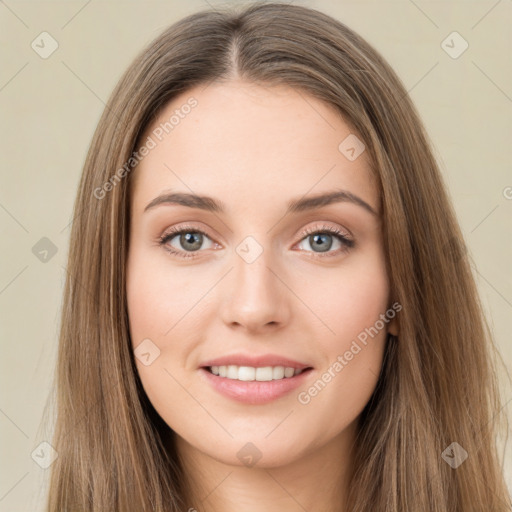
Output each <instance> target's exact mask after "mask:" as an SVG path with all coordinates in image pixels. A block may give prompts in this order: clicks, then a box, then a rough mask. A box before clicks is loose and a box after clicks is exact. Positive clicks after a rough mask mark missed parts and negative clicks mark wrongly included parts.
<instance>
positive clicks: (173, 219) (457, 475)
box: [47, 3, 510, 512]
mask: <svg viewBox="0 0 512 512" xmlns="http://www.w3.org/2000/svg"><path fill="white" fill-rule="evenodd" d="M63 308H64V309H63V315H62V329H61V338H60V348H59V359H58V369H57V375H58V383H57V392H58V402H57V407H58V416H57V423H56V431H55V437H54V440H53V443H52V444H53V446H54V447H55V449H56V450H57V452H58V454H59V457H58V459H57V460H56V461H55V463H54V464H53V465H52V477H51V486H50V492H49V498H48V507H47V509H48V510H49V511H61V510H83V511H85V510H91V511H93V510H98V511H100V510H101V511H105V510H120V511H132V510H133V511H145V510H155V511H162V512H163V511H186V510H188V511H192V510H197V511H206V512H209V511H214V510H222V511H223V512H226V511H227V512H229V511H231V510H235V509H236V510H240V509H242V510H265V511H272V510H277V509H278V508H279V510H281V511H282V510H290V511H292V510H293V511H295V510H308V511H310V512H315V511H320V510H321V511H337V512H347V511H353V512H363V511H373V512H375V511H382V512H384V511H386V512H399V511H400V512H405V511H407V512H411V511H420V512H425V511H429V512H433V511H435V512H448V511H450V512H452V511H457V512H471V511H474V512H476V511H479V512H481V511H483V510H486V511H491V510H492V511H496V512H498V511H505V510H510V498H509V496H508V494H507V489H506V486H505V483H504V480H503V476H502V474H501V471H500V466H499V461H498V457H497V453H496V448H495V437H496V432H495V423H496V421H497V419H498V414H499V411H500V402H499V397H498V388H497V383H496V377H495V373H494V369H493V364H492V361H493V359H492V355H493V354H494V352H493V351H494V346H493V343H492V339H491V336H490V333H489V330H488V327H487V324H486V321H485V318H484V315H483V313H482V309H481V305H480V303H479V300H478V295H477V290H476V287H475V283H474V280H473V277H472V274H471V268H470V266H469V263H468V259H467V256H466V250H465V246H464V241H463V238H462V235H461V231H460V228H459V226H458V224H457V220H456V217H455V214H454V211H453V208H452V206H451V204H450V201H449V199H448V196H447V193H446V190H445V186H444V184H443V181H442V178H441V175H440V172H439V169H438V167H437V164H436V162H435V160H434V157H433V155H432V152H431V149H430V146H429V141H428V138H427V135H426V134H425V130H424V128H423V125H422V123H421V121H420V119H419V117H418V114H417V112H416V110H415V108H414V106H413V105H412V103H411V101H410V99H409V97H408V96H407V93H406V91H405V89H404V87H403V85H402V84H401V82H400V80H399V79H398V78H397V76H396V74H395V73H394V72H393V71H392V70H391V69H390V67H389V65H388V64H387V63H386V62H385V61H384V59H383V58H382V57H381V56H380V55H379V54H378V52H377V51H376V50H375V49H373V48H372V47H371V46H370V45H369V44H368V43H367V42H365V41H364V40H363V39H362V38H361V37H360V36H358V35H357V34H356V33H354V32H353V31H352V30H350V29H349V28H348V27H346V26H345V25H343V24H342V23H340V22H339V21H336V20H334V19H332V18H330V17H329V16H327V15H325V14H322V13H321V12H318V11H316V10H313V9H309V8H305V7H301V6H294V5H284V4H274V3H266V4H265V3H264V4H254V5H250V6H247V7H246V8H244V9H243V10H240V12H237V11H224V12H214V11H205V12H200V13H197V14H194V15H191V16H188V17H187V18H185V19H183V20H181V21H180V22H178V23H176V24H174V25H173V26H171V27H170V28H168V29H167V30H166V31H165V32H164V33H163V34H162V35H160V36H159V37H158V38H157V39H156V40H155V41H154V42H153V43H151V44H150V45H149V46H148V48H146V49H145V50H144V51H143V52H142V53H141V54H140V55H139V56H138V58H137V59H136V60H135V61H134V62H133V63H132V65H131V66H130V67H129V69H128V70H127V71H126V73H125V75H124V76H123V77H122V79H121V80H120V82H119V84H118V85H117V87H116V89H115V90H114V92H113V94H112V96H111V98H110V100H109V102H108V105H107V108H106V109H105V112H104V114H103V116H102V118H101V120H100V122H99V125H98V128H97V130H96V133H95V135H94V138H93V141H92V144H91V147H90V150H89V153H88V156H87V159H86V162H85V166H84V170H83V174H82V179H81V182H80V186H79V191H78V196H77V200H76V204H75V219H74V222H73V228H72V233H71V243H70V253H69V264H68V279H67V282H66V288H65V297H64V307H63Z"/></svg>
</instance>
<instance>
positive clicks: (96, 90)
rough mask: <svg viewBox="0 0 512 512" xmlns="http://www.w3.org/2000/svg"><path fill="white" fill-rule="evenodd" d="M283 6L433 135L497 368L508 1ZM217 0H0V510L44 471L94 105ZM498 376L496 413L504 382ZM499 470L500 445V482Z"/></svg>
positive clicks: (37, 501) (511, 208) (507, 197)
mask: <svg viewBox="0 0 512 512" xmlns="http://www.w3.org/2000/svg"><path fill="white" fill-rule="evenodd" d="M232 3H234V2H232ZM296 3H298V4H301V5H305V6H310V7H316V8H318V9H320V10H323V11H324V12H326V13H328V14H331V15H333V16H334V17H336V18H338V19H339V20H341V21H343V22H344V23H346V24H347V25H348V26H349V27H351V28H353V29H355V30H356V31H357V32H359V33H360V34H361V35H362V36H363V37H365V38H366V39H367V40H368V41H369V42H370V43H371V44H373V45H374V46H375V47H376V48H377V49H378V50H379V51H380V52H381V53H382V54H383V55H384V57H385V58H387V59H388V61H389V62H390V64H391V65H392V66H393V67H394V69H395V70H396V71H397V73H398V74H399V76H400V77H401V78H402V80H403V82H404V84H405V85H406V87H407V89H408V91H409V93H410V95H411V97H412V99H413V101H414V102H415V104H416V105H417V107H418V109H419V111H420V114H421V115H422V117H423V120H424V123H425V125H426V127H427V130H428V132H429V134H430V136H431V138H432V142H433V144H434V150H435V152H436V155H437V158H438V160H439V163H440V165H441V168H442V171H443V173H444V176H445V180H446V183H447V185H448V187H449V191H450V194H451V197H452V199H453V202H454V205H455V208H456V211H457V214H458V216H459V220H460V224H461V226H462V229H463V232H464V234H465V238H466V241H467V243H468V246H469V251H470V254H471V256H472V258H473V260H474V264H475V267H474V273H475V276H476V278H477V282H478V286H479V290H480V292H481V297H482V300H483V303H484V305H485V308H486V311H487V312H488V316H489V319H490V322H491V325H492V327H493V330H494V333H495V336H496V341H497V344H498V346H499V348H500V351H501V353H502V354H503V358H504V361H505V363H506V365H507V367H508V368H510V367H511V363H512V346H511V343H510V329H511V321H510V320H511V317H512V279H511V278H512V272H511V261H512V173H511V161H512V159H511V156H512V154H511V152H512V150H511V147H512V145H511V144H510V142H511V134H512V117H511V113H512V69H511V62H512V55H511V54H512V51H511V50H512V44H511V43H512V31H511V30H510V27H511V21H512V1H510V0H502V1H495V0H489V1H477V0H473V1H471V2H469V1H432V0H431V1H426V0H423V1H421V0H415V1H412V0H400V1H357V2H356V1H352V2H349V1H343V0H342V1H336V2H335V1H334V0H317V1H300V0H296ZM219 5H226V4H225V3H224V4H221V3H219V2H214V1H210V2H206V1H201V0H195V1H187V2H185V1H177V0H171V1H142V0H137V1H136V0H131V1H124V2H122V1H102V0H92V1H86V0H84V1H80V2H76V1H60V2H59V1H32V2H28V1H15V0H6V1H5V2H2V1H0V34H1V36H0V37H1V39H2V44H1V45H0V54H1V62H2V65H1V67H0V111H1V119H2V123H1V134H0V141H1V144H2V162H1V173H2V174H1V189H0V226H1V230H2V244H3V245H2V247H3V249H2V265H1V268H0V311H1V324H0V325H1V342H2V358H1V359H0V365H1V367H0V369H1V371H0V390H1V391H0V434H1V442H0V449H1V452H0V461H1V462H0V472H1V473H0V511H9V512H16V511H28V510H30V511H38V510H42V506H43V498H44V479H45V476H46V475H47V473H48V471H47V470H44V469H42V468H40V467H39V465H38V464H36V462H34V460H33V459H32V457H31V454H32V453H33V452H34V450H36V452H35V455H34V458H35V459H36V460H37V454H43V453H46V455H45V456H47V455H48V448H44V446H43V447H42V448H41V447H38V446H39V444H40V443H41V442H43V441H45V440H50V438H49V437H48V434H45V433H44V432H42V431H41V430H40V422H41V415H42V412H43V408H44V404H45V401H46V399H47V397H48V393H49V389H50V385H51V379H52V378H53V368H54V363H55V356H56V348H57V333H58V322H59V314H60V305H61V293H62V285H63V282H64V277H65V272H66V271H65V266H66V254H67V246H68V239H69V222H70V220H71V210H72V205H73V201H74V197H75V193H76V187H77V184H78V180H79V175H80V172H81V167H82V164H83V160H84V157H85V154H86V150H87V147H88V145H89V142H90V139H91V137H92V134H93V131H94V129H95V126H96V123H97V121H98V120H99V117H100V114H101V112H102V109H103V108H104V102H105V101H106V100H107V98H108V96H109V94H110V92H111V90H112V88H113V87H114V85H115V83H116V82H117V80H118V78H119V77H120V75H121V73H122V72H123V71H124V69H125V68H126V67H127V65H128V64H129V63H130V62H131V60H132V58H133V57H134V56H135V54H136V53H137V52H138V51H139V50H140V49H142V47H143V46H144V45H145V44H146V43H147V42H149V41H150V40H151V39H153V38H154V37H155V36H157V35H158V34H159V33H160V32H161V31H162V30H163V29H164V28H165V27H166V26H168V25H169V24H171V23H172V22H174V21H175V20H177V19H179V18H181V17H183V16H184V15H187V14H190V13H192V12H195V11H197V10H199V9H203V8H208V7H210V8H214V7H216V6H219ZM43 31H46V32H48V33H49V34H51V36H52V37H53V38H54V39H55V40H56V41H57V42H58V45H59V46H58V49H57V50H56V51H55V52H54V53H53V54H52V55H51V56H49V57H48V58H47V59H43V58H41V57H40V56H39V55H38V54H37V53H36V52H35V51H34V50H33V49H32V47H31V43H32V41H34V40H35V41H36V43H37V42H38V41H40V38H38V36H39V34H41V32H43ZM453 31H457V32H459V33H460V34H461V36H462V37H463V38H464V39H465V40H466V41H467V42H468V44H469V47H468V49H467V50H466V51H465V52H464V53H462V55H460V56H459V57H458V58H456V59H454V58H452V57H451V56H449V55H448V54H447V53H446V52H445V51H444V49H443V47H442V46H441V44H442V41H443V40H445V38H446V37H447V36H448V35H449V34H451V33H452V32H453ZM47 43H48V40H47ZM39 44H40V43H39ZM460 44H461V43H460V41H459V42H455V43H454V48H455V50H457V49H459V48H461V46H460ZM45 48H47V49H48V48H49V44H46V45H45ZM455 50H453V51H455ZM507 187H508V188H507ZM439 229H443V226H439ZM43 237H47V238H48V239H50V240H51V242H52V243H53V244H54V245H55V246H56V248H57V252H56V254H55V255H54V256H52V257H50V256H51V253H50V254H49V256H48V261H46V262H42V261H40V260H39V259H38V258H37V257H36V256H35V255H34V253H33V252H32V248H33V246H34V245H35V244H36V243H37V242H38V241H39V240H40V239H41V238H43ZM502 382H503V410H502V414H508V412H509V410H510V407H511V406H510V403H509V400H512V391H511V389H510V386H505V380H504V379H503V380H502ZM45 450H46V452H45ZM40 456H41V457H42V455H40ZM469 456H471V454H470V455H469ZM43 458H44V457H43ZM511 466H512V463H511V456H510V450H508V451H507V456H506V474H507V480H508V482H510V481H511V480H512V471H511ZM509 485H510V484H509Z"/></svg>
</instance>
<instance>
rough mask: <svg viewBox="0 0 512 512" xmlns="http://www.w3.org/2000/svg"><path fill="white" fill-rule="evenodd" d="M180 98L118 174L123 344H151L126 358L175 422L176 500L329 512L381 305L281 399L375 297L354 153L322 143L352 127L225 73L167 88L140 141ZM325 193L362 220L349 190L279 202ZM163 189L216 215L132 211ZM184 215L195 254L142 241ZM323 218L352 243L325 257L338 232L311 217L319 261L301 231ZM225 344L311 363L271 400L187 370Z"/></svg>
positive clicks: (366, 389) (375, 267)
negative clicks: (370, 331)
mask: <svg viewBox="0 0 512 512" xmlns="http://www.w3.org/2000/svg"><path fill="white" fill-rule="evenodd" d="M190 97H194V98H195V99H196V100H197V101H198V104H197V106H196V107H195V108H193V109H191V112H190V113H189V114H188V115H186V116H184V118H183V119H180V122H179V124H178V125H177V126H175V127H174V129H173V130H172V131H170V132H169V133H168V134H167V135H165V137H164V138H163V139H162V140H161V141H159V142H158V144H157V145H156V147H155V148H154V149H152V150H151V151H150V152H149V154H148V155H147V156H145V157H144V158H143V160H142V161H141V163H140V164H139V165H138V167H137V169H136V170H135V171H133V175H132V176H131V178H130V179H134V183H133V188H132V192H133V194H132V198H131V200H132V203H131V226H130V244H129V253H128V263H127V300H128V312H129V321H130V333H131V339H132V344H133V348H134V349H135V348H136V347H137V346H138V345H139V344H140V343H141V342H142V340H144V339H148V338H149V339H150V340H151V342H152V343H153V344H154V345H155V346H157V347H158V349H159V350H160V354H159V355H158V357H157V358H156V359H155V360H154V361H153V362H152V363H151V364H149V365H147V366H146V365H144V364H142V362H141V361H140V360H139V358H136V363H137V370H138V372H139V375H140V378H141V381H142V384H143V386H144V389H145V391H146V393H147V395H148V397H149V399H150V400H151V402H152V404H153V406H154V407H155V409H156V410H157V412H158V413H159V414H160V416H161V417H162V418H163V419H164V420H165V422H166V423H167V424H168V425H169V427H171V428H172V429H173V431H174V432H175V433H176V446H177V450H178V454H179V457H180V459H181V460H182V463H183V465H184V467H185V468H186V470H187V474H188V475H190V476H191V477H192V478H189V481H188V484H189V486H190V489H191V491H190V493H191V494H190V496H189V498H188V499H189V502H188V503H187V506H190V507H194V508H195V509H197V510H204V511H207V512H210V511H223V512H230V511H234V510H237V511H239V510H244V512H251V511H254V512H256V511H261V510H265V511H267V512H273V511H278V510H279V511H280V512H283V510H286V511H299V510H300V511H303V510H304V509H305V510H308V511H309V512H316V511H322V512H325V511H335V510H336V511H337V512H339V511H340V510H344V509H345V508H344V506H343V504H344V502H345V499H346V494H347V482H348V478H349V476H350V471H351V467H352V460H353V459H352V455H353V451H352V448H353V446H354V439H355V435H356V421H357V418H358V416H359V415H360V413H361V411H362V410H363V408H364V406H365V405H366V404H367V402H368V400H369V398H370V396H371V394H372V392H373V391H374V389H375V386H376V383H377V375H378V374H379V371H380V368H381V365H382V359H383V354H384V342H385V339H386V335H387V332H391V333H393V334H395V335H397V334H398V331H397V325H396V317H395V319H394V320H393V321H391V322H390V323H387V324H386V325H385V327H384V328H383V329H381V330H380V331H379V333H378V335H375V336H374V337H373V338H369V342H368V344H367V345H366V346H365V347H364V348H363V349H362V350H361V351H360V352H359V353H358V354H357V355H355V356H354V357H353V359H352V360H351V361H349V362H348V364H347V365H346V366H345V367H344V368H343V370H342V371H340V372H338V373H336V372H335V375H336V376H335V377H334V378H332V380H331V382H329V383H328V384H327V385H326V386H325V387H324V389H322V391H321V392H320V393H319V394H318V395H317V396H315V397H314V398H312V399H311V401H310V402H309V403H308V404H301V403H300V402H299V401H298V393H299V392H300V391H304V390H307V389H308V387H310V386H312V384H313V383H314V382H315V381H317V379H319V378H321V376H322V374H323V373H324V372H326V371H327V370H328V368H329V367H331V368H332V365H333V363H334V362H335V361H336V360H337V357H338V356H339V355H343V354H344V353H345V352H346V351H347V350H349V348H350V346H351V343H352V342H353V341H354V340H355V339H356V338H357V336H358V334H360V333H361V332H362V331H364V329H365V328H368V327H370V326H373V325H374V324H375V322H376V321H377V320H378V319H379V315H381V314H384V313H385V312H386V310H388V309H389V308H390V306H391V301H390V297H389V281H388V276H387V274H386V267H385V254H384V252H383V240H382V234H381V221H380V212H379V201H378V189H377V188H376V186H375V183H374V182H373V181H372V179H371V175H370V170H369V164H368V161H367V158H366V153H365V152H363V153H362V154H361V155H360V156H359V157H358V158H356V159H355V160H354V161H350V160H349V159H347V158H346V157H345V156H344V155H343V154H342V153H341V152H340V151H339V149H338V146H339V144H340V142H341V141H342V140H343V139H345V137H347V136H348V135H349V134H350V133H353V131H352V130H351V129H350V128H349V126H348V125H347V124H346V123H345V122H344V121H343V119H342V118H341V116H340V115H339V114H338V113H337V112H336V111H335V110H334V109H332V108H331V107H330V106H329V105H327V104H325V103H323V102H321V101H319V100H317V99H315V98H314V97H312V96H308V95H307V94H305V93H303V92H301V93H299V92H298V91H296V90H294V89H291V88H288V87H285V86H277V87H276V86H272V87H263V86H261V85H254V84H249V83H246V82H243V81H240V80H231V81H228V82H214V83H211V84H210V85H208V87H206V88H205V86H204V85H201V86H198V87H196V88H194V89H191V90H188V91H186V92H184V93H182V94H181V95H180V96H177V97H175V98H174V99H173V100H172V101H171V102H170V103H169V104H168V105H167V106H166V107H165V109H164V110H163V111H162V112H161V115H160V116H159V117H158V119H156V120H155V122H154V123H153V124H152V125H151V126H149V128H148V129H147V131H146V133H145V135H144V140H146V137H147V136H149V135H151V133H152V130H154V129H155V127H157V126H158V125H159V124H160V123H161V122H165V121H166V120H168V119H169V118H170V116H171V115H172V114H173V113H174V111H175V109H177V108H178V109H179V108H180V107H181V106H182V105H183V104H185V103H186V101H187V100H188V99H189V98H190ZM306 100H307V101H306ZM153 138H155V137H153ZM339 188H342V189H345V190H348V191H350V192H352V193H353V194H356V195H357V196H359V197H360V198H361V199H363V200H364V201H366V202H367V203H369V204H370V205H371V206H372V207H373V208H374V209H375V210H376V211H377V213H378V214H379V215H378V216H373V215H372V214H371V213H370V212H368V211H366V210H365V209H364V208H362V207H361V206H358V205H356V204H353V203H350V202H339V203H334V204H331V205H328V206H323V207H321V208H319V209H316V210H313V211H304V212H300V213H291V214H288V215H284V212H285V208H286V204H287V202H288V201H289V200H291V199H292V198H294V199H295V198H301V197H303V196H305V195H308V196H310V195H313V194H316V193H320V192H328V191H332V190H333V189H339ZM169 189H172V190H173V191H181V192H185V193H190V192H193V193H196V194H200V195H208V196H211V197H214V198H216V199H218V200H220V201H222V202H223V204H224V205H225V206H226V212H225V213H213V212H207V211H203V210H200V209H195V208H189V207H186V206H182V205H169V204H162V205H159V206H157V207H154V208H151V209H149V210H147V211H146V212H144V208H145V206H146V205H147V204H148V203H149V202H151V201H152V200H153V199H154V198H155V197H157V196H159V195H160V194H162V193H163V191H167V190H169ZM184 224H186V227H188V228H190V225H192V227H193V228H195V229H200V230H202V231H205V232H206V234H207V236H206V237H203V243H202V245H200V242H199V243H198V245H200V249H199V250H197V251H193V250H190V245H185V246H184V245H183V244H180V236H179V235H177V236H175V237H174V238H173V239H172V241H171V240H169V241H167V242H166V245H167V247H169V246H171V247H172V248H174V249H175V250H177V251H179V252H181V253H182V254H190V253H193V255H194V257H191V258H180V257H179V256H174V255H171V254H169V253H168V252H167V251H166V250H165V246H163V245H158V238H159V237H160V236H161V235H162V234H165V233H166V232H167V231H168V230H169V228H171V227H173V226H176V227H181V226H183V225H184ZM325 226H329V227H330V226H332V227H337V228H338V229H340V231H341V232H342V233H343V234H345V235H347V236H350V238H351V239H353V240H354V241H355V246H354V247H353V248H348V249H347V250H346V251H345V252H341V251H340V249H343V247H344V245H343V243H342V242H340V241H339V240H338V239H337V238H336V237H335V236H334V235H331V236H332V238H331V237H330V236H329V232H326V231H325V230H324V231H322V233H325V235H326V236H327V241H328V242H332V247H331V249H330V252H329V253H328V254H330V255H332V256H324V254H326V253H324V252H321V250H319V249H318V245H315V242H314V240H312V237H311V236H309V235H308V234H307V233H304V231H305V229H307V228H310V229H311V230H314V229H315V230H316V229H319V230H322V229H323V228H324V227H325ZM189 231H192V232H194V229H189ZM249 235H250V236H252V237H253V238H254V239H255V240H256V241H257V242H258V244H260V246H261V248H262V249H263V252H262V253H261V255H260V256H259V257H258V258H257V259H256V260H255V261H254V262H252V263H250V264H249V263H247V262H246V261H245V260H244V259H243V258H242V257H240V256H239V254H238V253H237V252H236V248H237V246H238V245H239V244H240V243H241V242H242V240H244V238H245V237H247V236H249ZM189 236H190V235H189ZM185 243H186V242H185ZM238 352H242V353H246V354H257V355H260V354H267V353H273V354H278V355H283V356H287V357H289V358H291V359H295V360H298V361H302V362H305V363H307V364H309V365H310V366H312V367H313V370H312V372H311V373H310V375H309V377H308V379H307V385H305V386H301V387H300V388H299V389H298V390H294V391H292V392H291V393H289V394H287V395H285V396H284V397H281V398H279V399H277V400H274V401H273V402H270V403H267V404H263V405H262V404H260V405H250V404H242V403H239V402H236V401H234V400H232V399H229V398H226V397H224V396H223V395H220V394H219V393H218V392H217V391H216V390H215V389H213V388H212V387H211V386H209V385H207V384H205V382H204V380H203V379H202V378H200V375H199V367H200V366H201V363H203V362H204V361H206V360H207V359H212V358H215V357H220V356H223V355H226V354H230V353H231V354H232V353H238ZM331 372H332V370H331ZM248 442H251V443H253V444H254V445H255V446H256V447H257V449H258V450H259V452H260V453H261V458H260V459H259V460H258V462H257V463H256V465H254V466H253V467H248V466H247V465H245V464H244V463H243V461H242V460H241V459H240V458H239V457H238V456H237V453H238V452H239V450H240V449H241V448H242V447H243V446H244V445H246V443H248ZM319 489H322V493H319V492H318V490H319ZM241 506H242V508H240V507H241ZM340 507H341V508H340Z"/></svg>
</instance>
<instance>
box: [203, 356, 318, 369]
mask: <svg viewBox="0 0 512 512" xmlns="http://www.w3.org/2000/svg"><path fill="white" fill-rule="evenodd" d="M229 365H235V366H252V367H255V368H262V367H264V366H284V367H285V368H294V369H296V370H305V369H306V368H311V365H308V364H304V363H300V362H299V361H294V360H293V359H289V358H287V357H282V356H278V355H274V354H265V355H261V356H249V355H244V354H231V355H228V356H223V357H218V358H216V359H210V360H208V361H205V362H204V363H202V364H201V367H202V368H205V367H210V366H229Z"/></svg>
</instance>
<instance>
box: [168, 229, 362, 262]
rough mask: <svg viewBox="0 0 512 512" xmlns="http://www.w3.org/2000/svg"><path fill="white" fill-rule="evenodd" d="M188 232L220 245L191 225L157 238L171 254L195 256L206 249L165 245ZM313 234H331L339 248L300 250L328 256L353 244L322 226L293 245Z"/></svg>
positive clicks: (339, 252)
mask: <svg viewBox="0 0 512 512" xmlns="http://www.w3.org/2000/svg"><path fill="white" fill-rule="evenodd" d="M189 232H192V233H199V234H201V235H203V237H205V238H207V239H208V240H209V241H210V242H211V243H212V244H213V245H214V246H219V245H220V244H218V243H217V242H215V241H214V240H213V239H212V237H210V236H209V235H208V234H207V233H206V232H204V231H203V230H201V229H197V228H193V227H186V226H185V227H184V228H181V229H178V230H176V231H173V232H170V233H166V234H164V235H162V236H161V237H160V238H159V244H160V245H163V246H164V249H165V250H166V251H168V252H169V253H171V254H175V255H178V256H180V257H184V258H191V257H195V253H200V252H203V251H205V250H206V249H198V250H197V251H185V250H183V249H176V248H174V247H172V246H168V245H167V244H168V242H169V241H170V240H173V239H174V238H176V237H178V236H179V235H181V234H183V233H189ZM315 234H328V235H330V236H332V237H333V238H335V239H336V240H338V241H339V242H340V244H341V248H339V249H337V250H334V251H332V250H329V251H327V252H325V253H321V252H320V253H319V252H314V251H308V250H303V249H301V252H307V253H311V254H312V255H315V256H319V257H323V256H326V257H328V256H336V255H338V254H341V253H343V252H346V251H348V250H350V249H351V248H352V247H353V246H354V241H353V240H352V239H351V238H348V237H346V236H345V235H344V234H343V233H342V232H335V231H333V230H332V229H326V228H323V229H317V230H313V231H311V230H308V231H307V232H306V233H303V236H302V238H301V239H300V240H299V241H298V242H297V243H296V244H295V245H294V247H295V246H297V245H300V244H301V243H303V242H304V241H306V240H307V239H308V238H309V237H310V236H312V235H315Z"/></svg>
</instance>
